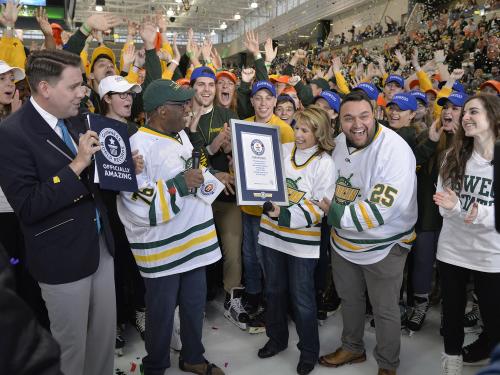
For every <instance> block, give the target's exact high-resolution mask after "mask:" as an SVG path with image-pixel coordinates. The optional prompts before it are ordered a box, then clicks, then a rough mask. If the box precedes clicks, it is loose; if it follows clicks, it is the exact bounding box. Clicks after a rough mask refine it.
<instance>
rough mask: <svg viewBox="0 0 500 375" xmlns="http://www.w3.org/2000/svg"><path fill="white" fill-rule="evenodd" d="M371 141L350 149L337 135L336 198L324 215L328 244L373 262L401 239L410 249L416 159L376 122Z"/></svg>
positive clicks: (359, 261) (358, 260) (355, 259)
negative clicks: (328, 235) (329, 241)
mask: <svg viewBox="0 0 500 375" xmlns="http://www.w3.org/2000/svg"><path fill="white" fill-rule="evenodd" d="M376 126H377V128H376V131H375V136H374V138H373V140H372V142H371V143H370V144H369V145H368V146H367V147H365V148H363V149H354V148H349V147H348V146H347V143H346V137H345V135H344V134H340V135H339V136H338V137H337V138H336V147H335V150H334V151H333V155H332V157H333V161H334V163H335V168H336V174H337V176H336V184H335V185H336V186H335V196H334V199H333V201H332V205H331V207H330V211H329V213H328V223H329V224H331V225H332V226H333V227H332V232H331V244H332V247H333V249H334V250H335V251H337V253H339V254H340V255H341V256H343V257H344V258H346V259H347V260H349V261H351V262H353V263H357V264H373V263H376V262H378V261H380V260H382V259H383V258H385V257H386V256H387V254H388V253H389V251H390V248H391V247H392V246H393V245H394V244H396V243H399V244H400V245H401V246H403V247H406V248H411V244H412V242H413V241H414V240H415V232H414V229H413V228H414V225H415V223H416V221H417V179H416V174H415V168H416V162H415V157H414V155H413V152H412V150H411V149H410V147H409V146H408V145H407V143H406V142H405V141H404V139H403V138H401V137H400V136H399V135H398V134H396V133H395V132H394V131H392V130H390V129H388V128H386V127H384V126H382V125H380V124H377V125H376Z"/></svg>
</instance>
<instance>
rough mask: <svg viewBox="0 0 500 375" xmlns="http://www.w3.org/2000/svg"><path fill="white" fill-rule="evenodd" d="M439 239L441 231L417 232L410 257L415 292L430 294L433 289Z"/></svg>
mask: <svg viewBox="0 0 500 375" xmlns="http://www.w3.org/2000/svg"><path fill="white" fill-rule="evenodd" d="M438 239H439V231H428V232H419V233H417V239H416V241H415V246H414V247H413V251H411V252H410V257H409V259H410V267H411V272H410V273H411V282H412V286H413V292H414V293H415V294H429V293H430V292H431V290H432V273H433V270H434V260H435V259H436V250H437V242H438Z"/></svg>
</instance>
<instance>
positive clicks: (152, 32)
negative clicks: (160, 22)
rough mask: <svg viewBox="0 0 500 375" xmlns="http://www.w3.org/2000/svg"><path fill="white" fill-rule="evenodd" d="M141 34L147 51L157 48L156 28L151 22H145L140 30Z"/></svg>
mask: <svg viewBox="0 0 500 375" xmlns="http://www.w3.org/2000/svg"><path fill="white" fill-rule="evenodd" d="M139 34H140V35H141V38H142V40H143V42H144V48H146V50H150V49H153V48H155V40H156V26H155V25H154V24H152V23H151V22H144V23H143V24H142V25H141V27H140V29H139Z"/></svg>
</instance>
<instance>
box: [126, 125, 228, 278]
mask: <svg viewBox="0 0 500 375" xmlns="http://www.w3.org/2000/svg"><path fill="white" fill-rule="evenodd" d="M130 144H131V146H132V150H139V154H141V155H143V157H144V164H145V168H144V171H143V172H142V173H141V174H139V175H137V183H138V185H139V191H138V192H136V193H129V192H121V193H120V196H119V197H118V202H117V207H118V214H119V215H120V219H121V221H122V223H123V225H124V227H125V232H126V234H127V237H128V240H129V242H130V248H131V249H132V252H133V254H134V257H135V260H136V262H137V265H138V267H139V271H140V272H141V275H142V276H143V277H150V278H154V277H161V276H167V275H172V274H177V273H181V272H186V271H189V270H192V269H195V268H198V267H202V266H205V265H208V264H211V263H214V262H216V261H217V260H219V259H220V258H221V252H220V249H219V243H218V241H217V234H216V232H215V225H214V220H213V215H212V207H211V206H210V205H208V204H206V203H204V202H203V201H202V200H200V199H199V198H196V197H194V196H193V195H189V194H187V187H186V185H185V183H184V178H183V177H182V173H183V172H184V171H185V170H186V169H188V168H189V167H190V163H191V154H192V150H193V146H192V145H191V142H190V141H189V138H188V136H187V134H186V133H185V132H184V130H183V131H181V132H180V133H178V134H177V135H176V137H172V136H169V135H166V134H163V133H160V132H158V131H156V130H152V129H149V128H145V127H142V128H140V129H139V131H138V132H137V133H136V134H134V135H133V136H132V137H131V138H130Z"/></svg>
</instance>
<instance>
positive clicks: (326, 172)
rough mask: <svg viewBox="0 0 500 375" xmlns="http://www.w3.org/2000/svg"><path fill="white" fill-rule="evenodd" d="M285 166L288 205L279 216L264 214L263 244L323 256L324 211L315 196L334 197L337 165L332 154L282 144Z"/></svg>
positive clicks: (300, 254)
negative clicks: (322, 228) (315, 201)
mask: <svg viewBox="0 0 500 375" xmlns="http://www.w3.org/2000/svg"><path fill="white" fill-rule="evenodd" d="M282 150H283V166H284V170H285V176H286V183H287V188H288V200H289V204H290V205H289V206H288V207H281V208H280V215H279V217H278V220H277V221H276V220H273V219H271V218H270V217H268V216H267V215H262V217H261V220H260V231H259V244H261V245H263V246H266V247H270V248H272V249H275V250H278V251H281V252H283V253H286V254H289V255H293V256H296V257H299V258H319V245H320V241H321V219H322V218H323V211H321V209H320V208H318V207H317V206H316V205H314V203H312V202H311V200H321V199H323V197H327V198H328V199H331V198H332V196H333V191H334V182H335V180H334V171H335V168H334V165H333V160H332V158H331V156H330V155H328V154H327V153H326V152H318V147H317V146H314V147H311V148H309V149H307V150H299V149H296V148H295V144H294V143H286V144H284V145H282Z"/></svg>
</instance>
